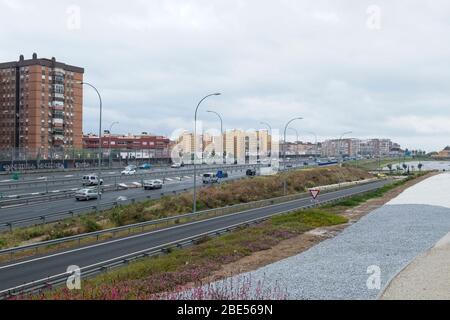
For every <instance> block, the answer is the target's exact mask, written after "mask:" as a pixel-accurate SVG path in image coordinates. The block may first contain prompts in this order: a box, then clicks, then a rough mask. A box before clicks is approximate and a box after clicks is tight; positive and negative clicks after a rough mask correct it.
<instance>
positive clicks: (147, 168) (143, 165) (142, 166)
mask: <svg viewBox="0 0 450 320" xmlns="http://www.w3.org/2000/svg"><path fill="white" fill-rule="evenodd" d="M151 168H152V166H151V164H150V163H143V164H141V165H140V166H139V169H141V170H149V169H151Z"/></svg>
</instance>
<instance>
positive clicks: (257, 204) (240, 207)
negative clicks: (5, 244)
mask: <svg viewBox="0 0 450 320" xmlns="http://www.w3.org/2000/svg"><path fill="white" fill-rule="evenodd" d="M361 181H362V182H360V183H357V182H359V181H356V183H355V182H352V183H348V185H347V186H346V187H347V188H349V187H351V186H354V185H366V184H370V183H371V182H373V179H369V180H361ZM343 189H346V188H345V187H344V188H339V187H338V185H336V187H335V188H334V189H327V190H331V191H328V192H327V193H325V194H332V193H334V192H337V191H340V190H343ZM308 197H309V194H308V193H306V192H303V193H296V194H291V195H287V196H281V197H276V198H270V199H263V200H258V201H252V202H247V203H239V204H235V205H231V206H226V207H220V208H214V209H209V210H202V211H198V212H197V213H185V214H179V215H173V216H169V217H166V218H161V219H156V220H150V221H144V222H139V223H134V224H130V225H126V226H120V227H115V228H110V229H105V230H99V231H94V232H89V233H84V234H80V235H74V236H69V237H65V238H60V239H53V240H48V241H41V242H38V243H32V244H28V245H25V246H19V247H13V248H7V249H1V250H0V256H1V255H4V254H10V255H11V260H12V259H13V254H14V253H16V252H20V251H26V250H31V249H38V248H41V247H48V246H52V245H56V244H62V243H66V242H73V241H78V243H80V241H81V240H82V239H87V238H96V240H97V241H98V240H99V238H100V236H101V235H105V234H112V235H113V237H114V236H115V235H116V234H117V233H119V232H122V231H128V233H131V230H133V229H139V228H141V229H142V231H143V229H144V228H145V227H147V226H152V225H158V224H163V223H168V222H171V221H176V220H180V219H186V218H192V217H194V218H195V217H200V216H208V215H212V216H222V215H226V214H231V213H236V212H243V211H246V210H250V209H257V208H261V207H268V206H272V205H277V204H280V203H289V202H292V201H297V200H300V199H307V198H308ZM87 208H89V207H87Z"/></svg>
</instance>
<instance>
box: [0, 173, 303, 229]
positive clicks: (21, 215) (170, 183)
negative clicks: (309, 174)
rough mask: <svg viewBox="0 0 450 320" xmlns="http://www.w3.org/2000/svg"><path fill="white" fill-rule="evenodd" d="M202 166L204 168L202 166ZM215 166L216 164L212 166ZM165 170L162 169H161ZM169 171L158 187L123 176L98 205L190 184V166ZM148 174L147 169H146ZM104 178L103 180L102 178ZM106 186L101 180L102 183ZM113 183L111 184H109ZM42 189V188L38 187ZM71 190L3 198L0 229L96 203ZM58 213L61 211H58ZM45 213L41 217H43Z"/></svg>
mask: <svg viewBox="0 0 450 320" xmlns="http://www.w3.org/2000/svg"><path fill="white" fill-rule="evenodd" d="M299 167H301V166H293V167H292V168H291V169H294V168H299ZM246 168H247V166H240V167H236V166H233V167H231V168H229V169H228V168H227V172H228V173H229V177H228V178H226V179H223V181H231V180H235V179H240V178H243V177H246V175H245V171H246V170H245V169H246ZM203 170H205V169H203ZM207 170H212V169H211V168H207ZM216 170H217V168H216ZM164 172H166V171H164ZM171 172H173V174H176V175H177V176H171V177H170V178H169V177H167V178H165V179H164V187H163V189H159V190H143V189H142V188H140V187H135V186H136V185H133V184H137V186H139V184H140V183H141V180H142V178H139V177H138V176H126V177H125V178H126V179H127V184H128V185H129V186H130V187H129V188H126V189H125V190H111V191H108V192H104V193H103V194H102V197H101V200H100V207H101V208H105V207H107V204H110V203H112V202H114V201H121V200H118V199H119V197H121V198H123V197H125V198H126V199H136V200H145V199H149V198H151V199H157V198H160V197H161V196H162V195H168V194H173V193H175V192H178V193H179V192H182V191H186V190H189V189H192V188H193V174H192V173H191V174H190V175H187V174H188V173H187V172H192V170H191V169H189V170H188V171H185V172H186V173H183V174H181V172H182V171H177V169H174V170H172V171H171ZM149 174H151V173H149ZM105 181H106V180H105ZM74 183H75V185H74V187H75V188H73V190H77V189H79V188H81V186H80V181H79V180H76V182H74ZM198 183H199V184H198V185H199V186H202V183H201V179H200V178H199V179H198ZM106 186H108V184H106V183H105V185H104V187H106ZM112 187H113V186H111V188H112ZM41 191H42V190H41ZM73 192H74V191H71V192H70V193H69V194H68V195H67V197H66V196H64V195H63V194H61V195H62V196H64V197H63V198H58V199H54V198H50V199H48V200H46V199H47V197H46V196H43V199H41V198H42V196H39V195H36V196H37V198H38V199H41V200H34V199H33V198H31V200H28V199H29V198H21V199H18V200H17V201H18V202H16V200H9V201H14V202H13V203H12V204H9V203H8V202H7V201H3V202H1V203H0V231H2V230H8V229H9V227H10V226H9V225H8V224H10V223H12V224H13V225H14V226H15V227H17V226H31V225H35V224H41V223H49V222H56V221H60V220H63V219H65V218H68V217H70V213H69V212H70V211H72V212H76V214H84V213H88V212H92V211H93V210H94V209H95V208H94V207H95V206H96V205H97V201H76V200H75V198H74V197H73V196H72V193H73ZM52 194H54V195H58V193H52ZM59 213H63V214H61V215H59ZM44 216H45V219H44V218H43V217H44Z"/></svg>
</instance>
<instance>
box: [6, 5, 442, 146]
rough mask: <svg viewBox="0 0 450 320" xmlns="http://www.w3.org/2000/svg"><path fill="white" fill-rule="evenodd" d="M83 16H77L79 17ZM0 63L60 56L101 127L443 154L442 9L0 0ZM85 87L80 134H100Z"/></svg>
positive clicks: (166, 133) (429, 7) (433, 7)
mask: <svg viewBox="0 0 450 320" xmlns="http://www.w3.org/2000/svg"><path fill="white" fill-rule="evenodd" d="M78 13H79V15H78ZM0 39H1V41H2V42H1V43H2V45H1V46H0V61H13V60H17V59H18V57H19V55H20V54H24V55H25V57H26V58H31V55H32V53H33V52H36V53H37V54H38V57H46V58H51V57H53V56H54V57H56V59H57V60H58V61H62V62H65V63H68V64H72V65H76V66H80V67H84V68H85V81H88V82H91V83H93V84H94V85H96V86H97V87H98V89H99V90H100V91H101V93H102V96H103V100H104V122H103V123H104V127H105V128H107V127H109V124H110V123H111V122H113V121H119V122H120V123H119V124H118V125H116V126H115V127H114V130H113V131H114V132H116V133H128V132H130V133H140V132H141V131H148V132H151V133H155V134H163V135H168V136H170V135H172V134H173V132H174V131H175V130H177V129H180V128H184V129H191V128H192V119H193V113H194V109H195V106H196V104H197V102H198V100H199V99H201V98H202V97H203V96H204V95H206V94H208V93H212V92H217V91H218V92H221V93H222V96H220V97H213V98H211V99H209V100H207V101H206V102H205V104H204V105H202V107H201V111H200V113H199V118H200V119H202V120H204V127H205V128H218V126H219V123H218V120H217V119H216V117H215V116H214V115H213V114H208V113H206V112H205V110H207V109H212V110H215V111H217V112H220V113H221V114H222V115H223V118H224V126H225V127H226V128H228V129H231V128H242V129H250V128H260V127H262V126H260V125H259V123H260V122H261V121H266V122H269V123H270V124H272V126H273V128H279V129H281V128H282V127H284V123H285V122H286V121H287V120H288V119H289V118H291V117H294V116H301V117H304V118H305V119H304V120H301V121H298V122H296V123H295V124H293V126H294V127H295V128H297V129H298V130H299V131H300V134H301V135H302V140H313V138H312V137H311V135H308V134H306V133H304V132H305V131H314V132H316V133H317V135H318V136H319V138H321V139H323V138H330V137H334V138H336V137H338V136H339V135H340V134H341V133H342V132H345V131H350V130H351V131H353V136H354V137H358V138H368V137H388V138H392V139H393V140H395V141H398V142H399V143H401V144H402V146H404V147H408V148H422V149H425V150H427V151H431V150H436V149H442V148H443V147H444V146H445V145H447V144H450V90H449V89H450V88H449V87H450V42H449V39H450V2H449V1H448V0H433V1H423V0H417V1H416V0H414V1H413V0H405V1H400V0H387V1H365V0H347V1H345V0H341V1H336V0H330V1H326V0H311V1H303V0H270V1H269V0H248V1H246V0H196V1H190V0H179V1H178V0H167V1H164V0H146V1H144V0H127V1H111V0H109V1H95V3H94V1H87V0H86V1H85V0H79V1H77V0H74V1H61V0H58V1H57V0H52V1H50V0H28V1H22V0H0ZM97 105H98V103H97V100H96V96H95V95H94V93H93V92H92V91H91V90H90V89H89V88H85V104H84V116H83V118H84V119H83V120H84V121H83V129H84V132H85V133H88V132H97V131H98V107H97Z"/></svg>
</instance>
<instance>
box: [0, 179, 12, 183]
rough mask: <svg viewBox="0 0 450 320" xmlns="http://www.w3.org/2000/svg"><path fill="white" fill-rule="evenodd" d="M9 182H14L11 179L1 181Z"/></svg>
mask: <svg viewBox="0 0 450 320" xmlns="http://www.w3.org/2000/svg"><path fill="white" fill-rule="evenodd" d="M9 181H12V180H11V179H8V180H2V181H0V182H9Z"/></svg>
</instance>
